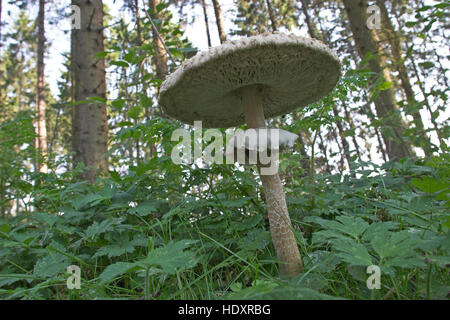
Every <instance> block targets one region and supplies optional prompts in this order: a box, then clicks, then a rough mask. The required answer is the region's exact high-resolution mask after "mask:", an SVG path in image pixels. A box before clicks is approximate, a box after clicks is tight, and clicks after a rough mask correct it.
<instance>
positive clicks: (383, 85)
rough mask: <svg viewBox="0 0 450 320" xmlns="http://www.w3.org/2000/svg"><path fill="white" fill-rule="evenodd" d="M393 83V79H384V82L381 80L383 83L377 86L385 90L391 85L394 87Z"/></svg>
mask: <svg viewBox="0 0 450 320" xmlns="http://www.w3.org/2000/svg"><path fill="white" fill-rule="evenodd" d="M392 85H393V83H392V82H391V81H384V82H381V83H380V84H379V85H378V86H377V88H378V90H381V91H383V90H387V89H389V88H390V87H392Z"/></svg>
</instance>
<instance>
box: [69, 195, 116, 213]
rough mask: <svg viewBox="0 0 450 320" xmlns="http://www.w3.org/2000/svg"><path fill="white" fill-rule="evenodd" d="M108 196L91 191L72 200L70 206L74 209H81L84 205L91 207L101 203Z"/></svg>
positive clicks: (107, 198)
mask: <svg viewBox="0 0 450 320" xmlns="http://www.w3.org/2000/svg"><path fill="white" fill-rule="evenodd" d="M109 199H110V197H108V196H104V195H101V194H98V193H91V194H87V195H82V196H80V197H78V198H76V199H74V200H72V206H73V207H74V208H75V210H81V209H84V208H86V207H93V206H96V205H98V204H100V203H102V202H103V201H105V200H109Z"/></svg>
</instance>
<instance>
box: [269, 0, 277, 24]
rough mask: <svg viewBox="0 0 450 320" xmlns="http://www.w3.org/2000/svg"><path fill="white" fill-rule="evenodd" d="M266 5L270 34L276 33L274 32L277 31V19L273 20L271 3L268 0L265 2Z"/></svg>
mask: <svg viewBox="0 0 450 320" xmlns="http://www.w3.org/2000/svg"><path fill="white" fill-rule="evenodd" d="M266 5H267V11H268V12H269V18H270V26H271V27H272V32H276V31H278V29H277V19H276V18H275V14H274V12H273V7H272V3H271V2H270V0H266Z"/></svg>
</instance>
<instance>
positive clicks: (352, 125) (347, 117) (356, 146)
mask: <svg viewBox="0 0 450 320" xmlns="http://www.w3.org/2000/svg"><path fill="white" fill-rule="evenodd" d="M343 106H344V112H345V119H346V120H347V123H348V125H349V126H350V130H352V132H353V134H352V141H353V144H354V145H355V150H356V154H357V155H358V160H359V161H361V152H360V151H359V146H358V142H357V141H356V132H355V125H354V123H353V119H352V118H351V117H350V113H349V112H348V108H347V105H346V104H345V102H344V103H343Z"/></svg>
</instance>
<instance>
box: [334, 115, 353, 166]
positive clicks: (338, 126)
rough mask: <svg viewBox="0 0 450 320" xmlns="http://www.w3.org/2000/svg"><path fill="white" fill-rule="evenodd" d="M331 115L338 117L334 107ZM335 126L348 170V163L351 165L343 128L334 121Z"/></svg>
mask: <svg viewBox="0 0 450 320" xmlns="http://www.w3.org/2000/svg"><path fill="white" fill-rule="evenodd" d="M333 114H334V116H335V117H338V116H339V112H338V110H337V108H336V107H333ZM336 126H337V128H338V134H339V138H340V139H341V142H342V148H343V149H344V150H343V151H344V156H345V159H346V160H347V163H348V168H349V169H350V168H351V167H350V163H351V159H350V147H349V144H348V141H347V139H346V138H345V136H344V128H343V127H342V123H341V121H336Z"/></svg>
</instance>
